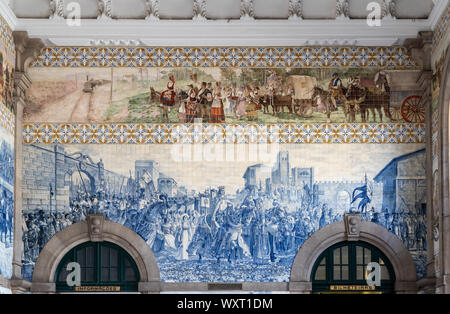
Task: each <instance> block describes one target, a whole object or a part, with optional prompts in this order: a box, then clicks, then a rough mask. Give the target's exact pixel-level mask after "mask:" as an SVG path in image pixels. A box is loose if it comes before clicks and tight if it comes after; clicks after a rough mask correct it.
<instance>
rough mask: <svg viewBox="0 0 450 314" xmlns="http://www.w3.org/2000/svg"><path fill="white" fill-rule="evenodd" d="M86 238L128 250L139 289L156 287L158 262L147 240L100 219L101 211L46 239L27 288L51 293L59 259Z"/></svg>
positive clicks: (157, 284)
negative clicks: (46, 241) (136, 269)
mask: <svg viewBox="0 0 450 314" xmlns="http://www.w3.org/2000/svg"><path fill="white" fill-rule="evenodd" d="M89 241H93V242H101V241H108V242H112V243H114V244H116V245H118V246H120V247H121V248H122V249H124V250H125V251H127V252H128V253H129V254H130V256H131V257H132V258H133V260H134V261H135V263H136V265H137V267H138V270H139V274H140V282H139V288H138V289H139V292H142V293H150V292H153V293H155V292H156V293H157V292H159V291H160V289H161V288H160V274H159V268H158V264H157V262H156V259H155V256H154V255H153V252H152V251H151V249H150V247H149V246H148V244H147V243H146V242H145V241H144V240H143V239H142V238H141V237H140V236H139V235H138V234H136V233H135V232H134V231H132V230H130V229H128V228H126V227H124V226H122V225H121V224H118V223H114V222H111V221H107V220H104V216H103V215H90V216H88V217H87V220H86V221H82V222H79V223H76V224H73V225H71V226H69V227H67V228H65V229H64V230H61V231H60V232H58V233H56V234H55V235H54V236H53V237H52V238H51V239H50V241H49V242H48V243H47V244H46V245H45V247H44V248H43V249H42V251H41V253H40V254H39V257H38V259H37V261H36V264H35V267H34V272H33V279H32V285H31V291H32V292H33V293H55V289H56V285H55V280H54V278H55V273H56V269H57V267H58V265H59V263H60V261H61V260H62V258H63V257H64V256H65V255H66V253H67V252H69V251H70V250H71V249H72V248H74V247H76V246H78V245H79V244H82V243H85V242H89Z"/></svg>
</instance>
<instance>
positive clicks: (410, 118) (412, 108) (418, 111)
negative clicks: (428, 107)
mask: <svg viewBox="0 0 450 314" xmlns="http://www.w3.org/2000/svg"><path fill="white" fill-rule="evenodd" d="M421 100H422V96H417V95H415V96H409V97H408V98H406V99H405V100H404V101H403V104H402V116H403V119H404V120H405V121H406V122H408V123H425V108H424V106H423V105H422V101H421Z"/></svg>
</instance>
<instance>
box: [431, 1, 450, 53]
mask: <svg viewBox="0 0 450 314" xmlns="http://www.w3.org/2000/svg"><path fill="white" fill-rule="evenodd" d="M449 21H450V2H449V3H448V5H447V9H446V10H445V12H444V13H443V14H442V16H441V17H440V18H439V21H438V23H437V24H436V28H435V29H434V32H433V50H435V49H436V48H437V47H438V46H439V44H440V42H441V40H442V38H443V37H444V35H445V33H446V32H447V31H448V26H449V25H450V24H449Z"/></svg>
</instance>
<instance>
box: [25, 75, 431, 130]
mask: <svg viewBox="0 0 450 314" xmlns="http://www.w3.org/2000/svg"><path fill="white" fill-rule="evenodd" d="M416 76H417V73H416V72H414V71H390V70H386V69H381V68H380V69H364V68H358V69H355V68H348V69H345V68H338V69H333V68H322V69H312V68H286V69H269V68H267V69H266V68H246V69H239V68H214V67H212V68H204V69H203V68H202V69H190V68H150V69H139V68H114V69H92V68H91V69H70V68H68V69H53V68H33V69H32V70H31V77H32V81H33V84H32V87H31V89H30V90H29V91H28V94H27V99H28V100H27V106H26V107H25V121H26V122H40V123H43V122H46V123H47V122H60V123H73V122H79V123H90V122H91V123H92V122H101V123H109V122H112V123H194V122H202V123H248V122H256V123H323V122H334V123H342V122H348V123H353V122H377V123H379V122H408V123H424V122H425V110H424V107H423V105H422V102H421V97H420V93H419V92H418V91H417V90H415V88H416V86H415V85H416V84H415V78H416Z"/></svg>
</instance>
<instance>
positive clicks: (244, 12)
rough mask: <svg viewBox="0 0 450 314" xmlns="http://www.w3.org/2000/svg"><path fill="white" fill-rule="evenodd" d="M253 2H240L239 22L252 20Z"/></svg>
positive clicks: (247, 0)
mask: <svg viewBox="0 0 450 314" xmlns="http://www.w3.org/2000/svg"><path fill="white" fill-rule="evenodd" d="M254 19H255V13H254V11H253V0H241V20H254Z"/></svg>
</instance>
